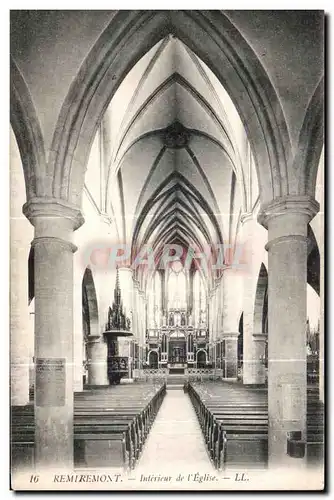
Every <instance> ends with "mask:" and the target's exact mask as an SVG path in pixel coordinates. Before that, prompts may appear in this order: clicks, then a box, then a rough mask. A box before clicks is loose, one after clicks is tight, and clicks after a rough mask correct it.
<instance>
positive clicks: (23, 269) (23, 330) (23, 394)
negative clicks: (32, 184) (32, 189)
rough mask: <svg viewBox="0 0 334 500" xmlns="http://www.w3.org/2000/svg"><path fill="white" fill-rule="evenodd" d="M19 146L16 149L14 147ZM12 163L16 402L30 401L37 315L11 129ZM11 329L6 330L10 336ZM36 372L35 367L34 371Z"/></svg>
mask: <svg viewBox="0 0 334 500" xmlns="http://www.w3.org/2000/svg"><path fill="white" fill-rule="evenodd" d="M14 146H15V150H14ZM11 148H12V149H13V151H11V164H10V396H11V404H12V405H26V404H27V403H28V402H29V367H30V365H32V356H33V352H32V347H33V333H32V323H33V321H34V320H33V315H30V310H29V305H28V303H29V293H28V258H29V251H30V243H31V240H32V238H33V228H32V227H31V225H30V224H29V222H28V221H27V219H26V218H25V217H24V216H23V215H22V205H23V203H24V201H25V200H26V189H25V182H24V176H23V170H22V165H21V161H20V157H19V152H18V150H17V148H16V144H15V138H14V135H13V133H12V132H11ZM6 334H7V332H6V333H5V332H4V335H6ZM31 371H33V370H31Z"/></svg>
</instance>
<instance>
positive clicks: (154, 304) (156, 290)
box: [148, 271, 161, 328]
mask: <svg viewBox="0 0 334 500" xmlns="http://www.w3.org/2000/svg"><path fill="white" fill-rule="evenodd" d="M160 318H161V275H160V273H159V272H158V271H156V272H155V273H154V275H153V277H152V281H151V287H150V290H149V293H148V323H149V328H159V327H160Z"/></svg>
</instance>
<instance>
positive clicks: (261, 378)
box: [244, 333, 267, 385]
mask: <svg viewBox="0 0 334 500" xmlns="http://www.w3.org/2000/svg"><path fill="white" fill-rule="evenodd" d="M266 341H267V334H266V333H253V338H252V342H253V346H254V349H253V353H254V360H253V361H254V363H253V372H252V373H253V381H252V383H253V384H257V385H262V384H264V383H265V381H266V370H265V365H264V356H265V350H266ZM244 383H245V382H244Z"/></svg>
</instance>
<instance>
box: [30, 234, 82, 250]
mask: <svg viewBox="0 0 334 500" xmlns="http://www.w3.org/2000/svg"><path fill="white" fill-rule="evenodd" d="M39 243H44V244H51V243H57V244H58V245H61V246H62V247H63V248H64V249H65V250H69V251H70V252H72V253H75V252H76V251H77V250H78V247H77V246H76V245H74V243H71V242H70V241H66V240H63V239H62V238H57V237H55V236H37V237H36V238H34V239H33V241H32V242H31V247H32V248H34V247H35V246H36V245H38V244H39Z"/></svg>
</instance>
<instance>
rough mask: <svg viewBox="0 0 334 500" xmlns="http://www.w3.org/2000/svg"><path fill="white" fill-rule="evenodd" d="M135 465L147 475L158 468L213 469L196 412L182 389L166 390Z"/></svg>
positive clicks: (182, 470) (181, 469) (157, 470)
mask: <svg viewBox="0 0 334 500" xmlns="http://www.w3.org/2000/svg"><path fill="white" fill-rule="evenodd" d="M137 467H138V469H142V470H145V472H146V474H150V473H155V472H160V471H161V470H163V471H166V470H173V472H174V471H176V472H186V471H189V470H191V471H193V472H197V471H198V472H209V473H214V472H215V470H214V468H213V466H212V465H211V462H210V460H209V457H208V454H207V451H206V448H205V443H204V438H203V434H202V431H201V428H200V425H199V423H198V420H197V417H196V413H195V411H194V409H193V406H192V404H191V401H190V399H189V396H188V395H187V394H184V392H183V390H175V389H174V390H169V391H167V394H166V396H165V399H164V401H163V403H162V405H161V408H160V410H159V413H158V415H157V417H156V419H155V421H154V424H153V426H152V428H151V431H150V433H149V436H148V438H147V441H146V444H145V446H144V450H143V453H142V456H141V458H140V460H139V463H138V466H137ZM136 469H137V468H136Z"/></svg>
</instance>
